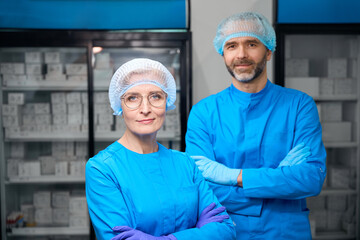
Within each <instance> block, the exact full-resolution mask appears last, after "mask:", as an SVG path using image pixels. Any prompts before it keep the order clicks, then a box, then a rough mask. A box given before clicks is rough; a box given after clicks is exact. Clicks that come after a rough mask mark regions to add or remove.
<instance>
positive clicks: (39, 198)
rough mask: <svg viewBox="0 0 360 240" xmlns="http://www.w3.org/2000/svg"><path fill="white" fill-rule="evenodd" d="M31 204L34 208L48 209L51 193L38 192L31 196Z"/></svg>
mask: <svg viewBox="0 0 360 240" xmlns="http://www.w3.org/2000/svg"><path fill="white" fill-rule="evenodd" d="M33 204H34V206H35V207H36V208H50V206H51V192H50V191H38V192H34V194H33Z"/></svg>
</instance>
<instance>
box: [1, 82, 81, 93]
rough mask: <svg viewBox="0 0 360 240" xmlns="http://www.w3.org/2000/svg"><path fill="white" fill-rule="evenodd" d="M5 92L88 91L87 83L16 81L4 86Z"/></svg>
mask: <svg viewBox="0 0 360 240" xmlns="http://www.w3.org/2000/svg"><path fill="white" fill-rule="evenodd" d="M2 89H3V90H4V91H74V90H80V91H87V81H85V82H84V81H48V80H44V81H35V80H32V81H31V80H14V81H9V82H8V83H7V86H3V87H2Z"/></svg>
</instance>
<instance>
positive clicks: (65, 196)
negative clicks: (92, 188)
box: [51, 191, 70, 212]
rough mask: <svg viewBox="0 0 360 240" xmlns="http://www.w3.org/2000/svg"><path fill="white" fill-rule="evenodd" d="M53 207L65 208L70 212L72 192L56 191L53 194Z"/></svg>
mask: <svg viewBox="0 0 360 240" xmlns="http://www.w3.org/2000/svg"><path fill="white" fill-rule="evenodd" d="M51 200H52V204H51V205H52V206H53V207H54V208H65V209H66V211H67V212H69V200H70V192H69V191H55V192H52V199H51Z"/></svg>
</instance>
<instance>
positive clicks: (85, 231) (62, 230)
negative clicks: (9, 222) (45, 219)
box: [8, 227, 90, 236]
mask: <svg viewBox="0 0 360 240" xmlns="http://www.w3.org/2000/svg"><path fill="white" fill-rule="evenodd" d="M11 230H12V233H8V236H50V235H89V233H90V229H89V228H86V227H82V228H75V227H26V228H12V229H11Z"/></svg>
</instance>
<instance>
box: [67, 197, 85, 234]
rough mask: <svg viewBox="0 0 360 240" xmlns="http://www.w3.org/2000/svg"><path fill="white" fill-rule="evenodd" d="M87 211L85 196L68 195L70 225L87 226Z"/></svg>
mask: <svg viewBox="0 0 360 240" xmlns="http://www.w3.org/2000/svg"><path fill="white" fill-rule="evenodd" d="M87 212H88V209H87V203H86V198H85V196H70V201H69V213H70V219H69V226H70V227H89V216H88V214H87Z"/></svg>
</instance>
